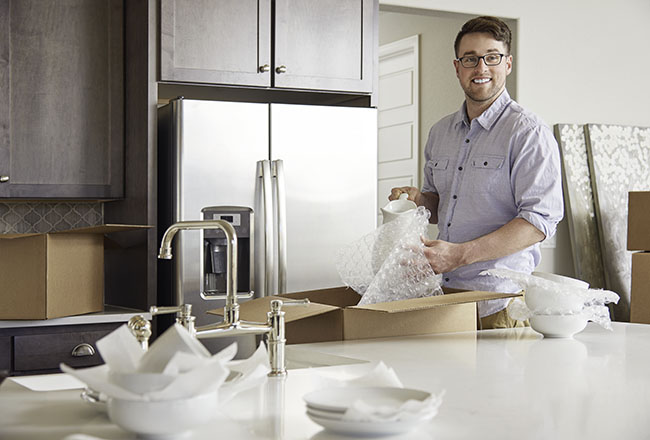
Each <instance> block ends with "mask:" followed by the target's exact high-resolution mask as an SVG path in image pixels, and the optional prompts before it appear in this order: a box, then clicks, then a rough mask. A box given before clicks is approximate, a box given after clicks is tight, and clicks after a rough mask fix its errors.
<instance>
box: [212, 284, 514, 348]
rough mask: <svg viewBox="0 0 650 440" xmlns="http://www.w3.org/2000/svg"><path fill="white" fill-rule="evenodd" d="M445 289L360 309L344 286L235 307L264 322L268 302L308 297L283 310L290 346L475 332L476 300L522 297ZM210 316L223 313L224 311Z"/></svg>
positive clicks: (246, 316)
mask: <svg viewBox="0 0 650 440" xmlns="http://www.w3.org/2000/svg"><path fill="white" fill-rule="evenodd" d="M445 291H446V292H449V293H447V294H445V295H438V296H432V297H428V298H414V299H407V300H400V301H392V302H387V303H378V304H369V305H365V306H357V305H356V304H357V303H358V302H359V299H360V296H359V295H358V294H357V293H356V292H355V291H354V290H352V289H349V288H346V287H337V288H332V289H322V290H311V291H306V292H296V293H288V294H284V295H278V296H270V297H264V298H258V299H254V300H251V301H246V302H243V303H240V319H242V320H244V321H253V322H265V321H266V313H267V312H268V311H269V310H270V302H271V300H273V299H277V298H289V299H303V298H309V300H310V301H311V304H310V305H309V306H307V307H303V306H285V307H283V310H284V311H285V330H286V339H287V343H289V344H299V343H306V342H325V341H341V340H348V339H367V338H382V337H390V336H408V335H421V334H429V333H448V332H461V331H471V330H476V302H477V301H481V300H487V299H497V298H511V297H516V296H521V295H520V294H518V293H512V294H504V293H495V292H479V291H459V290H453V289H445ZM210 313H213V314H218V315H222V314H223V309H219V310H212V311H210Z"/></svg>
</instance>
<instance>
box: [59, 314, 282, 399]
mask: <svg viewBox="0 0 650 440" xmlns="http://www.w3.org/2000/svg"><path fill="white" fill-rule="evenodd" d="M127 336H128V337H127ZM134 342H135V345H134V344H133V343H134ZM97 348H98V350H99V352H100V354H101V355H102V357H103V358H104V359H105V360H106V364H105V365H100V366H98V367H92V368H85V369H74V368H71V367H69V366H68V365H65V364H61V370H62V371H64V372H66V373H69V374H71V375H72V376H74V377H76V378H77V379H79V380H81V381H82V382H84V383H86V384H87V385H88V386H89V387H90V388H92V389H93V390H95V391H97V392H100V393H104V394H105V395H106V396H108V397H109V398H115V399H123V400H140V401H151V402H154V401H164V400H177V399H187V398H191V397H194V396H197V395H201V394H206V393H212V392H214V391H219V394H221V392H222V391H223V394H224V398H226V399H228V398H230V397H232V396H233V395H234V394H236V393H237V392H239V391H241V390H243V389H245V388H247V387H250V386H251V384H256V383H258V382H256V381H259V378H260V377H265V375H266V374H267V373H268V372H269V371H270V367H269V365H268V357H267V356H266V348H265V347H264V345H263V344H262V345H260V348H259V349H258V350H257V351H256V352H255V354H254V355H253V356H251V358H249V359H247V360H245V361H232V359H233V357H234V356H235V354H236V353H237V344H236V343H233V344H231V345H230V346H228V347H226V348H225V349H224V350H222V351H220V352H219V353H217V354H215V355H211V354H210V352H209V351H208V350H207V349H206V348H205V347H204V346H203V344H201V342H199V341H198V340H197V339H195V338H193V337H192V336H191V335H190V333H189V332H188V331H187V329H185V328H184V327H183V326H181V325H179V324H174V325H173V326H171V327H170V328H169V329H167V330H166V331H165V333H163V334H162V335H161V336H160V337H159V338H158V339H157V340H156V341H155V342H154V343H153V344H151V346H150V348H149V350H148V351H146V352H145V351H144V350H143V349H142V348H141V346H140V345H139V344H138V343H137V341H136V339H135V337H133V335H132V334H131V333H130V332H129V330H128V328H127V327H126V325H124V326H121V327H119V328H118V329H117V330H115V331H114V332H112V333H110V334H109V335H107V336H105V337H104V338H102V339H101V340H99V341H98V342H97ZM136 348H137V350H139V351H136ZM120 353H124V354H125V355H124V356H122V357H121V356H120ZM231 370H234V371H238V372H239V373H238V374H237V375H236V380H233V381H232V383H229V384H228V385H227V386H224V383H225V382H226V379H227V378H228V377H229V376H231ZM219 400H220V401H221V400H222V398H221V397H220V399H219Z"/></svg>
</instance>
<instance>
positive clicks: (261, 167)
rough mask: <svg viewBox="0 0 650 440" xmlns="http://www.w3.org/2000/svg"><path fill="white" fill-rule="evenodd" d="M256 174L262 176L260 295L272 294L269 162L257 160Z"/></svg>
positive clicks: (271, 212)
mask: <svg viewBox="0 0 650 440" xmlns="http://www.w3.org/2000/svg"><path fill="white" fill-rule="evenodd" d="M257 169H258V176H259V177H261V178H262V205H263V211H264V241H263V243H264V283H263V286H264V291H262V292H260V296H269V295H273V294H274V292H273V289H272V287H273V271H274V266H275V264H274V261H275V260H274V258H273V192H272V191H273V187H272V180H271V179H272V174H271V162H270V161H269V160H260V161H258V162H257Z"/></svg>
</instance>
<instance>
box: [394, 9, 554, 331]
mask: <svg viewBox="0 0 650 440" xmlns="http://www.w3.org/2000/svg"><path fill="white" fill-rule="evenodd" d="M510 43H511V32H510V29H509V28H508V26H507V25H506V24H505V23H504V22H503V21H501V20H499V19H498V18H494V17H477V18H474V19H472V20H470V21H468V22H467V23H465V24H464V25H463V27H462V29H461V30H460V32H459V33H458V35H457V37H456V41H455V43H454V49H455V54H456V59H455V60H454V62H453V63H454V67H455V69H456V76H457V77H458V81H459V83H460V86H461V88H462V89H463V91H464V92H465V102H464V103H463V105H462V107H461V109H460V110H459V111H458V112H456V113H453V114H451V115H449V116H447V117H445V118H443V119H442V120H440V121H439V122H438V123H437V124H435V125H434V126H433V127H432V128H431V131H430V132H429V139H428V141H427V145H426V148H425V159H426V164H425V167H424V184H423V186H422V191H420V190H418V189H417V188H414V187H401V188H393V189H392V191H391V195H390V197H389V200H395V199H397V198H398V197H399V195H400V194H402V193H404V192H406V193H408V196H409V199H410V200H413V201H414V202H415V203H416V204H417V205H419V206H425V207H426V208H427V209H428V210H429V211H430V212H431V220H430V221H431V223H438V228H439V231H440V234H439V236H438V239H437V240H424V239H423V241H424V245H425V255H426V257H427V259H428V261H429V264H430V265H431V267H432V268H433V270H434V271H435V272H436V273H440V274H443V280H444V285H446V286H449V287H455V288H461V289H474V290H490V291H497V292H516V291H518V290H520V289H519V287H518V286H517V285H515V284H514V283H512V282H510V281H508V280H503V279H498V278H496V277H491V276H481V275H479V273H480V272H482V271H483V270H486V269H490V268H495V267H499V268H508V269H511V270H515V271H519V272H526V273H530V272H532V271H533V269H534V268H535V266H537V264H538V263H539V261H540V255H541V253H540V249H539V243H540V242H541V241H543V240H544V239H545V238H547V237H550V236H552V235H553V234H554V233H555V228H556V226H557V223H558V222H559V221H560V220H561V219H562V216H563V200H562V182H561V174H560V171H561V169H560V158H559V150H558V146H557V143H556V142H555V139H554V138H553V134H552V132H551V130H550V128H549V127H548V126H547V125H545V124H544V123H543V122H542V121H541V120H540V119H539V118H538V117H537V116H535V115H534V114H532V113H530V112H529V111H526V110H524V109H523V108H522V107H521V106H520V105H519V104H517V103H516V102H515V101H513V100H512V99H511V98H510V95H509V94H508V92H507V90H506V89H505V83H506V77H507V76H508V75H509V74H510V72H511V71H512V62H513V60H512V55H511V54H510ZM508 302H509V300H507V299H506V300H494V301H485V302H482V303H479V305H478V311H479V316H480V321H479V325H480V326H481V327H482V328H503V327H513V326H517V325H521V324H517V322H516V321H514V320H512V319H511V318H510V317H509V316H508V315H507V313H506V311H505V308H506V306H507V304H508Z"/></svg>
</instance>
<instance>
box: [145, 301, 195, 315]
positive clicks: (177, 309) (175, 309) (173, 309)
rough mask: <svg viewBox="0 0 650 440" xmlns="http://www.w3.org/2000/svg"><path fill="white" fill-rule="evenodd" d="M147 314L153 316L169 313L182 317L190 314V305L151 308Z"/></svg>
mask: <svg viewBox="0 0 650 440" xmlns="http://www.w3.org/2000/svg"><path fill="white" fill-rule="evenodd" d="M149 313H151V314H152V315H153V316H156V315H166V314H169V313H181V314H183V315H190V314H192V304H181V305H180V306H162V307H160V306H151V307H149Z"/></svg>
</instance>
